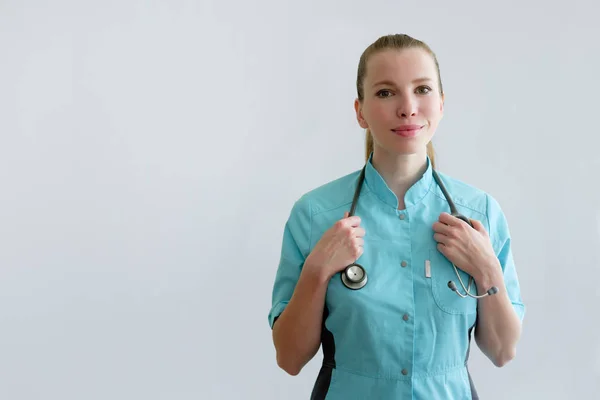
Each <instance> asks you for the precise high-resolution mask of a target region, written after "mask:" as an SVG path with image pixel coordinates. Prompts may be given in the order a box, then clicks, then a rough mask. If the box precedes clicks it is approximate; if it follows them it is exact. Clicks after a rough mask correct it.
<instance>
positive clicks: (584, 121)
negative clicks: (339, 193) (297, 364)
mask: <svg viewBox="0 0 600 400" xmlns="http://www.w3.org/2000/svg"><path fill="white" fill-rule="evenodd" d="M598 8H599V7H598V5H597V3H595V2H593V1H592V0H590V1H570V2H566V3H565V2H544V1H527V2H522V1H516V0H512V1H503V2H477V1H474V0H472V1H462V2H448V1H436V2H421V1H402V2H401V1H383V0H371V1H369V2H365V1H340V0H338V1H316V0H313V1H302V2H293V3H292V2H285V1H275V0H270V1H266V0H262V1H261V0H255V1H242V0H237V1H235V2H232V1H216V0H210V1H195V2H194V1H181V0H180V1H175V0H169V1H152V2H150V1H146V2H143V1H123V0H120V1H115V0H112V1H102V2H83V1H53V2H45V1H16V0H13V1H7V0H2V1H0V54H1V55H2V56H1V61H0V113H1V114H0V190H1V192H0V193H1V196H0V205H1V207H0V240H1V243H2V246H1V251H0V398H2V399H7V400H25V399H27V400H29V399H61V400H70V399H77V400H80V399H144V400H150V399H259V398H260V399H290V400H293V399H307V398H308V397H309V393H310V391H311V389H312V385H313V382H314V378H315V376H316V374H317V370H318V368H319V363H320V361H321V354H320V353H319V355H318V356H317V357H316V358H315V359H314V360H313V361H312V362H311V363H310V364H309V365H308V366H307V367H306V368H305V369H304V370H303V371H302V373H301V374H300V375H299V376H296V377H291V376H288V375H286V373H285V372H283V371H282V370H280V369H278V367H277V365H276V361H275V352H274V348H273V345H272V341H271V331H270V329H269V326H268V321H267V314H268V311H269V308H270V297H271V289H272V283H273V279H274V277H275V271H276V267H277V263H278V257H279V251H280V244H281V235H282V232H283V226H284V223H285V220H286V218H287V216H288V213H289V211H290V209H291V206H292V204H293V202H294V201H295V200H296V199H297V198H298V197H299V196H300V195H301V194H302V193H304V192H305V191H307V190H310V189H311V188H313V187H315V186H317V185H320V184H323V183H325V182H327V181H329V180H331V179H334V178H336V177H339V176H341V175H343V174H346V173H349V172H351V171H354V170H357V169H359V168H360V167H361V166H362V162H363V137H364V135H363V132H362V130H361V129H360V128H359V126H358V124H357V123H356V121H355V117H354V111H353V108H352V102H353V100H354V97H355V95H356V94H355V79H356V67H357V64H358V58H359V56H360V54H361V52H362V51H363V50H364V48H365V47H366V46H368V44H370V43H371V42H372V41H373V40H375V39H376V38H377V37H378V36H380V35H383V34H388V33H398V32H404V33H409V34H411V35H413V36H416V37H418V38H420V39H423V40H425V41H426V42H427V43H429V44H430V45H431V47H432V48H433V49H434V51H436V52H437V54H438V57H439V60H440V63H441V68H442V78H443V83H444V86H445V90H446V93H447V102H446V108H445V117H444V120H443V121H442V123H441V126H440V128H439V129H438V131H437V134H436V136H435V138H434V143H435V145H436V150H437V154H438V162H439V168H440V170H443V171H444V172H446V173H448V174H451V175H453V176H455V177H457V178H459V179H461V180H464V181H467V182H469V183H471V184H473V185H475V186H478V187H480V188H482V189H484V190H486V191H488V192H490V193H491V194H492V195H493V196H494V197H496V198H497V199H498V200H499V201H500V204H501V205H502V207H503V209H504V211H505V212H506V215H507V217H508V219H509V223H510V226H511V230H512V233H513V240H514V255H515V258H516V262H517V267H518V272H519V277H520V281H521V287H522V295H523V299H524V301H525V303H526V305H527V315H526V317H525V324H524V332H523V336H522V340H521V342H520V345H519V349H518V354H517V358H516V359H515V360H514V361H513V362H511V363H510V364H509V365H507V366H505V367H504V368H501V369H497V368H495V367H494V366H493V365H492V364H491V362H489V361H488V360H487V359H485V358H484V356H483V355H482V354H481V353H480V351H479V350H478V349H476V350H474V352H473V353H472V354H473V356H472V361H471V363H470V369H471V372H472V374H473V377H474V380H475V383H476V385H477V387H478V389H479V391H480V394H481V397H482V399H489V400H492V399H498V400H500V399H531V398H544V399H565V398H566V397H567V396H570V397H573V398H591V397H593V396H596V395H597V393H598V390H599V389H600V384H599V381H600V338H599V336H598V324H599V323H600V315H599V312H598V308H597V301H598V299H599V297H600V292H599V289H598V287H599V286H598V279H599V278H600V272H599V268H598V267H599V261H600V257H599V252H598V249H599V247H600V189H599V186H598V172H600V156H599V153H598V145H599V144H600V139H599V138H598V129H597V127H596V125H597V121H596V118H597V116H598V111H597V108H598V93H600V83H599V82H600V79H599V77H598V71H599V70H600V57H599V56H598V50H599V46H598V42H597V41H598V38H600V30H599V28H598V23H597V15H598V11H599V10H598ZM509 157H510V159H509Z"/></svg>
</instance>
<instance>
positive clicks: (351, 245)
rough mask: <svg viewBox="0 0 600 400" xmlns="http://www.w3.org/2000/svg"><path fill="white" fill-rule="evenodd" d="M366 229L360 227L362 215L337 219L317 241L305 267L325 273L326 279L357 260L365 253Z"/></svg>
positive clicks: (346, 215)
mask: <svg viewBox="0 0 600 400" xmlns="http://www.w3.org/2000/svg"><path fill="white" fill-rule="evenodd" d="M364 236H365V230H364V229H363V228H361V227H360V217H358V216H352V217H348V212H346V213H345V214H344V218H342V219H340V220H339V221H337V222H336V223H335V224H334V225H333V226H332V227H331V228H329V229H328V230H327V231H326V232H325V233H324V234H323V236H322V237H321V239H320V240H319V241H318V242H317V244H316V245H315V247H314V249H313V250H312V252H311V253H310V254H309V256H308V257H307V258H306V262H305V263H304V268H309V269H314V272H317V273H318V274H324V277H325V279H330V278H331V277H332V276H333V275H335V274H336V273H338V272H339V271H341V270H343V269H344V268H346V267H347V266H348V265H349V264H352V263H353V262H355V261H356V260H357V259H358V258H359V257H360V256H361V255H362V253H363V251H364V250H363V246H364V239H363V237H364Z"/></svg>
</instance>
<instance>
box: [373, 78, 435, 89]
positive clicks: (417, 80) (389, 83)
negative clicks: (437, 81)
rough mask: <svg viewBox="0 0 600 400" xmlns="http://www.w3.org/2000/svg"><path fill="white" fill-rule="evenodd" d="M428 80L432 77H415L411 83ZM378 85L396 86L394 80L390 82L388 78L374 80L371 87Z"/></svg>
mask: <svg viewBox="0 0 600 400" xmlns="http://www.w3.org/2000/svg"><path fill="white" fill-rule="evenodd" d="M430 81H433V79H431V78H426V77H423V78H417V79H415V80H413V81H412V83H424V82H430ZM380 85H385V86H396V84H395V83H394V82H392V81H390V80H388V79H384V80H382V81H378V82H375V83H374V84H373V87H375V86H380Z"/></svg>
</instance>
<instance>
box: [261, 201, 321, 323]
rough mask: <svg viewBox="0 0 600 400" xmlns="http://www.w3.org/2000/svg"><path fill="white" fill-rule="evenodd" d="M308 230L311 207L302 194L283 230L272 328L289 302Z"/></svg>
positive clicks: (271, 320)
mask: <svg viewBox="0 0 600 400" xmlns="http://www.w3.org/2000/svg"><path fill="white" fill-rule="evenodd" d="M310 234H311V210H310V203H309V201H308V199H306V198H305V197H302V198H301V199H300V200H298V201H297V202H296V203H295V204H294V206H293V207H292V211H291V213H290V215H289V217H288V220H287V222H286V224H285V226H284V230H283V241H282V244H281V255H280V259H279V266H278V267H277V272H276V274H275V282H274V284H273V292H272V298H271V310H270V312H269V325H270V326H271V329H272V328H273V324H274V323H275V320H276V319H277V317H279V315H281V313H282V312H283V310H284V309H285V307H286V306H287V304H288V303H289V301H290V299H291V297H292V294H293V293H294V289H295V288H296V283H297V282H298V278H299V277H300V272H301V271H302V266H303V265H304V260H305V259H306V257H307V256H308V252H309V246H310Z"/></svg>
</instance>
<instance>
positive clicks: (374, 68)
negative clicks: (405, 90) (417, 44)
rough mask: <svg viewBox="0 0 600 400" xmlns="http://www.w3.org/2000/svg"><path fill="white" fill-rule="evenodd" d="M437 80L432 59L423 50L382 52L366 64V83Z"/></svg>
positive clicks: (374, 55)
mask: <svg viewBox="0 0 600 400" xmlns="http://www.w3.org/2000/svg"><path fill="white" fill-rule="evenodd" d="M419 79H420V80H422V79H431V80H437V69H436V66H435V62H434V60H433V57H432V56H431V55H430V54H429V53H428V52H427V51H425V50H423V49H420V48H411V49H403V50H384V51H381V52H378V53H375V54H373V55H372V56H371V57H370V58H369V61H368V62H367V76H366V79H365V80H366V81H368V82H369V84H371V85H372V84H375V83H376V82H377V81H380V80H388V81H414V80H419Z"/></svg>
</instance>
